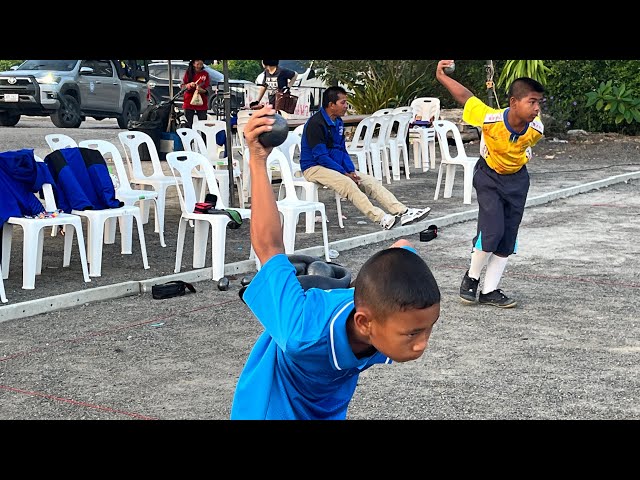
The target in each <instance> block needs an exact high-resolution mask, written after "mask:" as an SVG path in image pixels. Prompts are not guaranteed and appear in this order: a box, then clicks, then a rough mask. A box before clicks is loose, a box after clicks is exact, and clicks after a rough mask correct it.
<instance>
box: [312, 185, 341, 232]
mask: <svg viewBox="0 0 640 480" xmlns="http://www.w3.org/2000/svg"><path fill="white" fill-rule="evenodd" d="M335 197H336V210H337V211H338V225H339V226H340V228H344V222H343V221H342V197H341V196H340V194H339V193H338V192H335ZM315 200H316V201H318V199H317V198H316V199H315Z"/></svg>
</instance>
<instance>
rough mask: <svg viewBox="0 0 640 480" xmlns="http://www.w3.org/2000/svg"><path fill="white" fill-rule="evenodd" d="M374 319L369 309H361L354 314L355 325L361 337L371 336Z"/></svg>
mask: <svg viewBox="0 0 640 480" xmlns="http://www.w3.org/2000/svg"><path fill="white" fill-rule="evenodd" d="M372 319H373V315H371V310H369V309H368V308H367V307H364V308H360V309H359V310H356V312H355V313H354V314H353V323H354V325H355V327H356V330H358V332H359V333H360V334H361V335H366V336H368V335H369V332H370V330H371V321H372Z"/></svg>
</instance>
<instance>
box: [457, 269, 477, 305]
mask: <svg viewBox="0 0 640 480" xmlns="http://www.w3.org/2000/svg"><path fill="white" fill-rule="evenodd" d="M479 282H480V279H477V280H476V279H475V278H471V277H470V276H469V270H467V272H466V273H465V274H464V278H463V279H462V283H461V284H460V298H461V299H462V301H463V302H464V303H476V294H477V292H478V283H479Z"/></svg>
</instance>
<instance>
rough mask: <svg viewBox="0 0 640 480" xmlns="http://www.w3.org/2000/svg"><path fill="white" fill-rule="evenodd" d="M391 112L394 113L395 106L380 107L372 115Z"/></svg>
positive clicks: (376, 115)
mask: <svg viewBox="0 0 640 480" xmlns="http://www.w3.org/2000/svg"><path fill="white" fill-rule="evenodd" d="M391 113H393V108H380V109H378V110H376V111H375V112H373V113H372V114H371V115H373V116H374V117H378V116H380V115H390V114H391Z"/></svg>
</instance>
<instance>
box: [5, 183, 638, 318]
mask: <svg viewBox="0 0 640 480" xmlns="http://www.w3.org/2000/svg"><path fill="white" fill-rule="evenodd" d="M639 178H640V171H637V172H630V173H625V174H621V175H616V176H613V177H608V178H605V179H602V180H597V181H594V182H589V183H585V184H582V185H576V186H574V187H569V188H563V189H560V190H555V191H553V192H549V193H545V194H542V195H538V196H536V197H531V198H528V199H527V203H526V206H525V208H526V207H534V206H538V205H542V204H545V203H549V202H551V201H554V200H558V199H561V198H566V197H571V196H573V195H578V194H580V193H586V192H589V191H592V190H598V189H600V188H604V187H608V186H610V185H615V184H617V183H622V182H625V183H626V182H627V181H629V180H632V179H639ZM477 214H478V209H477V208H474V209H471V210H466V211H464V212H458V213H452V214H449V215H444V216H442V217H437V218H427V219H425V220H423V221H422V222H420V223H418V224H415V225H406V226H404V227H396V228H393V229H391V230H383V231H380V232H373V233H368V234H365V235H359V236H357V237H352V238H346V239H343V240H337V241H335V242H331V243H330V244H329V248H333V249H335V250H337V251H339V252H343V251H346V250H351V249H353V248H357V247H362V246H364V245H369V244H372V243H378V242H383V241H385V240H393V239H395V238H398V237H403V236H407V235H412V234H415V233H418V232H420V231H422V230H424V226H425V224H426V222H428V223H434V224H436V225H438V228H440V227H443V226H448V225H452V224H454V223H460V222H466V221H468V220H473V219H475V218H476V216H477ZM296 253H301V254H305V255H312V256H321V255H322V254H323V247H322V245H318V246H315V247H308V248H304V249H300V250H296ZM255 270H256V263H255V261H254V260H242V261H240V262H235V263H230V264H228V265H225V268H224V274H225V276H231V275H238V274H242V273H253V272H255ZM211 275H212V273H211V267H207V268H201V269H197V270H191V271H188V272H181V273H175V274H173V275H165V276H163V277H156V278H150V279H147V280H140V281H135V280H133V281H129V282H122V283H116V284H113V285H105V286H103V287H96V288H89V289H86V290H81V291H76V292H69V293H64V294H62V295H55V296H52V297H46V298H39V299H36V300H29V301H27V302H21V303H16V304H13V305H11V304H5V305H4V306H2V307H0V322H4V321H7V320H16V319H20V318H26V317H31V316H34V315H39V314H41V313H48V312H51V311H54V310H61V309H65V308H70V307H73V306H76V305H83V304H87V303H90V302H98V301H101V300H108V299H112V298H120V297H126V296H131V295H139V294H141V293H148V292H151V286H152V285H155V284H157V283H164V282H169V281H172V280H183V281H185V282H189V283H194V282H199V281H203V280H211V278H212V277H211Z"/></svg>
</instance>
